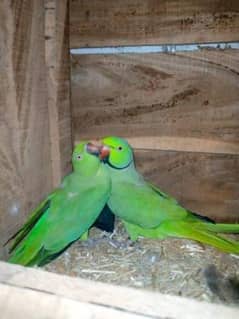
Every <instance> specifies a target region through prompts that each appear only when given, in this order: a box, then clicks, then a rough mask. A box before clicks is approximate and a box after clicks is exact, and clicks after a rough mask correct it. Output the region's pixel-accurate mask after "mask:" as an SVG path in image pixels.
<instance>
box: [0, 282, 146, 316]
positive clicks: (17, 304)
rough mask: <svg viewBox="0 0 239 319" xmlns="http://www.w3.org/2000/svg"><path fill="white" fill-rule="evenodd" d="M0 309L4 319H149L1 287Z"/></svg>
mask: <svg viewBox="0 0 239 319" xmlns="http://www.w3.org/2000/svg"><path fill="white" fill-rule="evenodd" d="M26 300H27V303H26ZM0 307H1V316H2V318H4V319H13V318H18V319H46V318H47V319H66V318H71V319H78V318H79V316H80V318H84V319H92V318H95V319H111V318H116V319H147V318H150V317H148V316H139V315H135V314H132V313H127V312H124V311H122V310H115V309H111V308H110V307H104V306H98V305H91V304H89V303H83V302H80V301H75V300H71V299H68V298H64V297H59V296H56V295H52V294H49V293H47V292H44V291H38V290H35V289H34V288H25V287H14V286H11V285H3V284H0ZM36 309H37V311H36Z"/></svg>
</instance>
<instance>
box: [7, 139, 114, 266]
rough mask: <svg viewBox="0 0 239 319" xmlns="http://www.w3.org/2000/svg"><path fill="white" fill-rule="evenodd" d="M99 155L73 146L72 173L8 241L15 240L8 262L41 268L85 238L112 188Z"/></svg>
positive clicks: (94, 150)
mask: <svg viewBox="0 0 239 319" xmlns="http://www.w3.org/2000/svg"><path fill="white" fill-rule="evenodd" d="M99 152H100V150H99V148H97V147H95V146H94V145H93V144H91V143H87V142H82V143H80V144H78V145H77V146H76V147H75V149H74V151H73V155H72V163H73V172H72V173H71V174H70V175H68V176H66V177H65V178H64V179H63V182H62V184H61V185H60V187H59V188H57V189H56V190H54V191H53V192H52V193H51V194H50V195H49V196H48V197H47V198H46V199H45V200H44V201H43V202H42V203H41V204H40V205H39V206H38V207H37V208H36V209H35V210H34V211H33V212H32V214H31V215H30V217H29V219H28V221H27V222H26V223H25V225H24V226H23V227H22V228H21V229H20V230H19V231H18V232H17V233H16V234H15V235H14V236H12V237H11V238H10V240H11V239H13V238H15V241H14V243H13V245H12V247H11V248H10V258H9V262H10V263H16V264H21V265H25V266H33V265H38V266H42V265H44V264H46V263H48V262H50V261H51V260H52V259H54V258H56V257H57V256H58V255H59V254H60V253H62V252H63V251H64V250H65V249H66V248H67V247H68V246H69V245H70V244H71V243H73V242H74V241H76V240H77V239H79V238H81V239H86V238H87V235H88V229H89V228H90V227H91V226H92V225H93V224H94V223H95V222H96V220H97V217H98V216H99V215H100V213H101V211H102V209H103V208H104V206H105V204H106V202H107V200H108V198H109V194H110V188H111V182H110V176H109V172H108V170H107V168H106V167H105V166H104V165H102V164H101V162H100V158H99ZM100 224H101V226H102V220H101V223H100ZM96 226H97V225H96ZM100 228H101V227H100Z"/></svg>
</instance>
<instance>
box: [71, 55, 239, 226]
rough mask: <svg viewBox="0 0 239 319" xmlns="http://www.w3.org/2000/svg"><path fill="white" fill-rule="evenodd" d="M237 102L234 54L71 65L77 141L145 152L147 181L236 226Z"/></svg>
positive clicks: (238, 66) (112, 58) (97, 59)
mask: <svg viewBox="0 0 239 319" xmlns="http://www.w3.org/2000/svg"><path fill="white" fill-rule="evenodd" d="M238 101H239V53H238V51H237V50H224V51H220V50H219V51H218V50H202V51H198V52H191V53H180V54H145V55H109V56H108V55H107V56H73V58H72V105H73V126H74V140H75V141H79V140H80V139H84V138H97V137H98V138H99V137H102V136H106V135H118V136H123V137H126V138H128V139H129V141H130V142H132V145H133V146H134V147H135V148H136V149H145V150H147V149H148V150H149V151H148V152H145V153H144V156H143V157H142V155H141V156H140V157H139V161H140V163H141V164H140V165H141V167H140V169H141V168H142V167H143V170H142V171H143V173H144V174H145V176H146V177H148V178H150V179H152V180H153V181H154V182H155V183H156V184H157V185H159V186H161V187H162V188H163V189H164V190H165V191H167V192H169V193H172V195H175V196H176V197H177V198H178V199H179V200H180V201H181V202H182V204H184V205H186V206H187V207H188V208H190V209H192V210H195V211H198V212H201V213H204V214H206V215H209V216H211V217H213V218H215V217H216V219H218V220H228V221H229V220H238V219H239V202H238V199H237V198H238V194H239V189H238V185H239V183H238V176H239V162H238V147H239V125H238V123H239V104H238V103H239V102H238ZM150 150H153V152H152V151H150ZM155 150H158V151H157V152H155ZM160 150H161V151H160ZM170 151H173V152H170ZM175 151H178V152H175ZM185 152H187V153H188V154H186V153H185ZM194 153H197V154H194ZM137 154H139V152H137ZM137 154H136V158H137V157H138V155H137ZM140 154H141V153H140ZM217 154H218V155H217ZM229 154H230V155H229ZM137 159H138V158H137ZM152 161H153V163H154V169H153V172H154V174H152V173H151V172H152ZM185 163H186V164H185ZM171 166H172V167H171ZM174 166H175V169H174ZM192 172H194V173H192ZM162 174H163V178H162Z"/></svg>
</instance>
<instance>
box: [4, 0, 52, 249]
mask: <svg viewBox="0 0 239 319" xmlns="http://www.w3.org/2000/svg"><path fill="white" fill-rule="evenodd" d="M0 14H1V15H2V17H1V19H0V20H1V29H0V36H1V43H2V44H3V43H4V45H2V46H1V62H0V65H1V74H2V75H1V79H0V81H1V84H0V90H1V94H0V96H1V98H0V103H1V115H0V116H1V121H0V130H1V133H0V140H1V143H0V144H1V150H0V152H1V154H0V158H1V159H0V161H1V173H0V185H1V194H0V203H1V213H0V216H1V217H0V218H1V220H0V233H1V236H0V246H1V247H2V243H3V242H4V241H5V240H6V239H7V238H8V237H9V235H10V234H12V233H13V232H14V231H16V229H17V227H19V225H20V224H21V223H22V220H23V219H24V216H25V215H26V212H27V210H28V209H29V208H31V207H32V206H33V205H35V204H36V202H37V201H39V200H40V199H41V198H42V196H43V195H44V194H46V193H47V192H48V191H49V190H50V189H51V186H52V183H51V165H50V146H49V143H48V140H47V139H48V136H49V135H48V132H49V129H48V126H49V122H48V109H47V88H46V81H45V79H46V69H45V61H44V50H45V49H44V45H45V42H44V7H43V1H42V0H41V1H24V2H22V1H15V2H14V3H12V4H11V2H9V1H1V4H0ZM43 132H44V134H43Z"/></svg>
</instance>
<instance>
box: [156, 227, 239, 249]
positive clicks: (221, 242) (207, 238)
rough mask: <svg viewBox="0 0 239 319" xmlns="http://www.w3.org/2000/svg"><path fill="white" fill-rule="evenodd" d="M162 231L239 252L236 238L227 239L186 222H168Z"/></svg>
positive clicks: (173, 235) (169, 234)
mask: <svg viewBox="0 0 239 319" xmlns="http://www.w3.org/2000/svg"><path fill="white" fill-rule="evenodd" d="M160 228H161V231H163V232H165V234H167V235H168V236H172V237H181V238H187V239H192V240H196V241H199V242H201V243H204V244H208V245H211V246H213V247H216V248H218V249H219V250H221V251H224V252H227V253H232V254H239V243H238V242H236V241H235V240H231V239H227V238H224V237H222V236H219V235H216V234H215V233H212V232H209V231H207V230H206V229H204V230H203V229H199V228H198V227H197V226H194V225H192V224H189V223H185V222H177V223H176V222H167V223H165V224H164V225H162V226H161V227H160Z"/></svg>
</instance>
